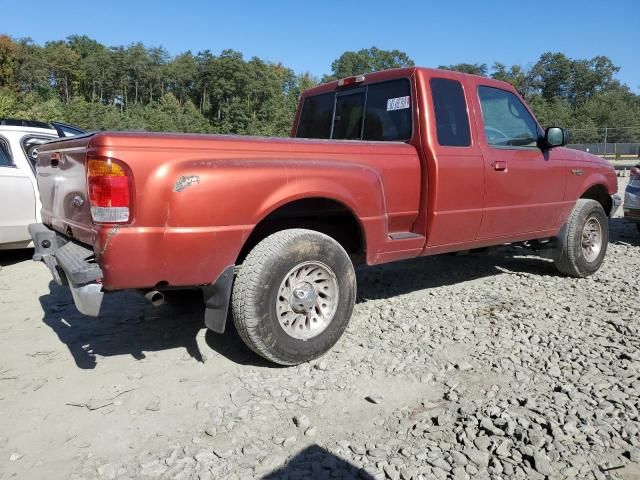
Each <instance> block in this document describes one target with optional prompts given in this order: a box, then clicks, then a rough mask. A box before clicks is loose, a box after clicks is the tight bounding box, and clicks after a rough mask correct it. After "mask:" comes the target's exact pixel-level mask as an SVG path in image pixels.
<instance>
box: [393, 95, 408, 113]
mask: <svg viewBox="0 0 640 480" xmlns="http://www.w3.org/2000/svg"><path fill="white" fill-rule="evenodd" d="M410 106H411V97H408V96H407V97H397V98H389V99H388V100H387V112H390V111H392V110H402V109H404V108H409V107H410Z"/></svg>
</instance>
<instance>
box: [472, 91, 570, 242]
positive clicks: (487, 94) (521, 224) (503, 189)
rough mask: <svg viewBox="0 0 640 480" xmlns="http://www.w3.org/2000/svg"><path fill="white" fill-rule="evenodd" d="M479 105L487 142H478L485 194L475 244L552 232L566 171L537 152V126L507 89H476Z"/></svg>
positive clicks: (482, 133) (556, 218)
mask: <svg viewBox="0 0 640 480" xmlns="http://www.w3.org/2000/svg"><path fill="white" fill-rule="evenodd" d="M478 100H479V103H480V111H481V113H482V118H481V119H479V122H481V124H482V126H481V127H480V128H479V130H480V136H481V139H482V135H484V137H485V141H481V142H480V143H481V149H482V155H483V157H484V168H485V176H484V178H485V189H484V192H485V193H484V203H483V215H482V224H481V226H480V232H479V235H478V239H479V240H481V239H490V238H499V237H509V236H513V235H518V234H522V233H529V232H538V231H543V230H549V229H553V228H556V227H557V224H558V214H559V209H558V206H559V204H560V203H562V200H563V197H564V187H565V176H564V170H563V168H562V166H561V165H560V164H559V162H557V161H553V159H552V158H551V157H550V156H549V154H548V152H543V151H542V150H541V149H540V148H539V147H538V137H539V136H540V135H541V132H540V128H539V127H538V124H537V123H536V121H535V120H534V118H533V116H532V115H531V113H530V112H529V110H528V109H527V108H526V107H525V105H524V104H523V102H522V101H521V100H520V99H519V98H518V96H517V95H515V94H514V93H513V92H510V91H508V90H502V89H500V88H496V87H493V86H485V85H479V86H478ZM482 127H484V128H482Z"/></svg>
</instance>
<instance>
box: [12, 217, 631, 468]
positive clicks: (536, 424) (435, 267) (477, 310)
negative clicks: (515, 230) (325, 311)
mask: <svg viewBox="0 0 640 480" xmlns="http://www.w3.org/2000/svg"><path fill="white" fill-rule="evenodd" d="M610 226H611V238H610V244H609V253H608V257H607V260H606V261H605V265H604V266H603V268H602V269H601V270H600V272H598V273H597V274H596V275H594V276H593V277H591V278H588V279H582V280H575V279H568V278H563V277H560V276H558V275H557V274H556V272H555V270H554V267H553V265H552V264H550V262H549V261H548V260H544V259H541V258H538V257H535V256H532V255H530V254H529V253H528V252H526V251H524V250H519V249H514V248H511V249H505V250H504V251H502V252H501V254H493V255H489V256H458V257H452V256H443V257H433V258H424V259H418V260H414V261H406V262H401V263H397V264H391V265H386V266H380V267H375V268H370V269H365V270H361V271H360V272H359V273H358V287H359V296H358V304H357V306H356V309H355V313H354V317H353V320H352V322H351V324H350V326H349V328H348V330H347V332H346V334H345V336H344V337H343V339H342V340H341V341H340V342H339V343H338V345H337V346H336V347H335V348H334V349H333V350H332V351H331V352H330V353H329V354H327V355H326V356H325V357H324V358H322V359H320V360H318V361H316V362H313V363H312V364H305V365H301V366H299V367H293V368H277V367H274V366H273V365H270V364H267V363H265V362H263V361H261V360H260V359H259V358H257V357H256V356H255V355H254V354H252V353H251V352H250V351H249V350H248V349H247V348H245V347H244V346H243V345H242V344H241V342H240V340H239V338H238V336H237V334H236V333H235V331H233V330H232V329H231V331H228V332H227V333H226V334H225V335H222V336H220V335H216V334H212V333H207V332H206V331H205V330H204V326H203V324H202V307H201V306H199V305H193V306H190V307H189V306H184V305H182V306H181V305H165V306H162V307H159V308H154V307H152V306H150V305H148V304H147V303H146V302H145V301H144V300H143V299H142V298H141V297H138V296H137V295H135V294H132V293H119V294H114V295H111V296H108V297H107V299H106V304H105V310H106V311H105V313H104V315H103V316H102V317H101V318H99V319H93V318H88V317H84V316H82V315H80V314H78V313H77V312H76V311H75V309H74V307H73V302H72V301H71V298H70V295H69V294H68V293H67V292H66V291H64V290H63V289H61V288H57V287H56V286H55V285H54V284H53V283H52V282H51V281H50V277H49V274H48V271H47V270H46V268H45V267H44V266H43V265H41V264H36V263H34V262H31V261H30V252H26V253H25V252H23V253H10V254H7V253H6V252H5V253H3V254H2V255H1V256H0V265H2V270H1V271H0V318H1V319H2V322H0V345H1V347H0V480H5V479H9V478H19V479H29V478H35V479H39V478H48V479H57V478H60V479H68V478H101V479H116V478H143V477H147V478H178V479H190V478H198V479H207V478H224V479H233V478H255V477H257V478H261V477H264V476H266V477H267V478H283V479H284V478H288V479H295V478H330V477H331V478H363V479H371V478H380V479H382V478H390V479H400V478H402V479H419V478H424V479H430V478H438V479H446V478H453V479H455V480H461V479H469V478H474V479H475V478H495V479H498V478H520V479H525V478H526V479H534V480H535V479H543V478H545V477H546V478H554V479H555V478H595V479H605V478H626V479H631V478H640V436H639V431H640V416H639V414H638V409H640V404H639V403H640V400H639V395H640V349H639V347H640V335H639V333H640V282H639V281H638V279H639V276H640V236H638V234H637V232H636V230H635V228H633V227H632V226H631V225H628V224H626V223H624V222H623V221H622V220H621V219H612V220H611V223H610ZM132 261H135V259H132Z"/></svg>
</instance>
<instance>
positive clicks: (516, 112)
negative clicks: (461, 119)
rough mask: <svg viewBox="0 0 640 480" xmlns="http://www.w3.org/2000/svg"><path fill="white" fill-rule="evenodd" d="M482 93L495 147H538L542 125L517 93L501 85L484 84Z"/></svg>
mask: <svg viewBox="0 0 640 480" xmlns="http://www.w3.org/2000/svg"><path fill="white" fill-rule="evenodd" d="M478 97H479V98H480V107H481V108H482V118H483V120H484V131H485V134H486V136H487V143H488V144H489V145H491V146H493V147H499V148H500V147H503V148H513V147H536V146H537V144H538V137H539V136H540V133H539V132H538V126H537V124H536V122H535V120H534V119H533V117H532V116H531V114H530V113H529V111H528V110H527V109H526V107H525V106H524V105H523V104H522V102H521V101H520V99H519V98H518V97H516V96H515V95H514V94H513V93H511V92H508V91H506V90H500V89H499V88H493V87H486V86H480V87H478Z"/></svg>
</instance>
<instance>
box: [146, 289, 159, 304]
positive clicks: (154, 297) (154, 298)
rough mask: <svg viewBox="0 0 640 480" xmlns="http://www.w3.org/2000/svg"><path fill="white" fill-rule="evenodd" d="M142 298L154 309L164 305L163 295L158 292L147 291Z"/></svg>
mask: <svg viewBox="0 0 640 480" xmlns="http://www.w3.org/2000/svg"><path fill="white" fill-rule="evenodd" d="M144 298H146V299H147V300H148V301H149V302H150V303H151V305H153V306H154V307H159V306H160V305H162V304H163V303H164V293H162V292H159V291H158V290H149V291H148V292H147V293H145V294H144Z"/></svg>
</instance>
